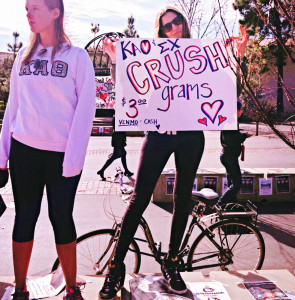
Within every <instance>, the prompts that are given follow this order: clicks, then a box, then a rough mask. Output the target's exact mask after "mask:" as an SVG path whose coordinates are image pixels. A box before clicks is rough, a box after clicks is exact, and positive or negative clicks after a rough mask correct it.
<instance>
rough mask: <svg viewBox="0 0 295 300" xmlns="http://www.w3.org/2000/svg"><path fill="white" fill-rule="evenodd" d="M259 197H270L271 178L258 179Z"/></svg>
mask: <svg viewBox="0 0 295 300" xmlns="http://www.w3.org/2000/svg"><path fill="white" fill-rule="evenodd" d="M259 195H272V178H259Z"/></svg>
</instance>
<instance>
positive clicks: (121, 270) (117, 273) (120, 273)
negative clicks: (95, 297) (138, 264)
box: [99, 261, 125, 300]
mask: <svg viewBox="0 0 295 300" xmlns="http://www.w3.org/2000/svg"><path fill="white" fill-rule="evenodd" d="M124 280H125V265H124V263H121V264H118V263H115V262H114V261H111V263H110V265H109V270H108V273H107V275H106V278H105V281H104V284H103V287H102V289H101V290H100V292H99V296H100V299H108V300H110V299H115V298H116V295H117V293H118V292H119V291H120V290H121V289H122V287H123V285H124Z"/></svg>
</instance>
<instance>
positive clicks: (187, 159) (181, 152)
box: [100, 6, 204, 299]
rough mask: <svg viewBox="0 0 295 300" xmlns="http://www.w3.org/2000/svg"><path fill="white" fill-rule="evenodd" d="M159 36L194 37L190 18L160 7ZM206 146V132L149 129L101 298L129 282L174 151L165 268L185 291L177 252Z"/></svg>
mask: <svg viewBox="0 0 295 300" xmlns="http://www.w3.org/2000/svg"><path fill="white" fill-rule="evenodd" d="M155 37H163V38H166V37H168V38H190V37H191V34H190V31H189V27H188V23H187V20H186V19H185V17H184V16H183V14H182V13H181V12H180V11H178V10H177V9H176V8H174V7H170V6H167V7H165V8H164V9H161V10H160V11H159V13H158V14H157V17H156V23H155ZM105 47H106V51H107V52H108V53H109V55H110V57H111V59H112V62H113V63H114V62H115V59H116V58H115V49H114V46H113V45H112V43H108V42H106V44H105ZM203 150H204V134H203V132H202V131H178V132H176V133H172V132H165V133H159V132H148V134H147V136H146V138H145V141H144V144H143V147H142V150H141V151H142V153H141V158H140V163H139V167H138V172H137V179H136V185H135V189H134V193H133V196H132V199H131V202H130V205H129V207H128V209H127V211H126V213H125V216H124V219H123V223H122V229H121V233H120V237H119V240H118V243H117V245H116V252H115V256H114V259H113V261H112V263H111V265H110V267H109V273H108V274H107V275H106V279H105V283H104V286H103V288H102V290H101V291H100V297H101V299H113V298H114V297H115V296H116V293H117V292H118V291H119V290H120V289H121V288H122V286H123V284H124V278H125V266H124V263H123V261H124V258H125V256H126V253H127V251H128V246H129V244H130V242H131V240H132V238H133V236H134V234H135V232H136V230H137V227H138V224H139V220H140V217H141V216H142V214H143V212H144V211H145V209H146V208H147V206H148V204H149V202H150V199H151V196H152V193H153V190H154V188H155V185H156V183H157V181H158V178H159V176H160V175H161V172H162V170H163V168H164V167H165V165H166V162H167V161H168V159H169V157H170V156H171V154H174V155H175V165H176V182H175V190H174V210H173V218H172V226H171V235H170V244H169V251H168V255H167V257H166V259H165V260H164V262H163V264H162V272H163V275H164V277H165V279H166V280H167V281H168V283H169V285H170V289H171V290H172V291H173V292H174V293H177V294H183V293H186V291H187V288H186V285H185V283H184V281H183V280H182V278H181V275H180V273H179V271H178V259H177V254H178V252H179V248H180V244H181V240H182V237H183V233H184V230H185V227H186V223H187V219H188V216H189V203H190V199H191V193H192V188H193V183H194V179H195V176H196V172H197V169H198V166H199V163H200V160H201V158H202V154H203Z"/></svg>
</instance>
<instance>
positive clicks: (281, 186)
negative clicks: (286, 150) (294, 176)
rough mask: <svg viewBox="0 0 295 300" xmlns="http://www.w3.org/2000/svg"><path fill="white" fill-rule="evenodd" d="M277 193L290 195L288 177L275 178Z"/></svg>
mask: <svg viewBox="0 0 295 300" xmlns="http://www.w3.org/2000/svg"><path fill="white" fill-rule="evenodd" d="M276 185H277V193H290V177H289V176H287V175H286V176H277V177H276Z"/></svg>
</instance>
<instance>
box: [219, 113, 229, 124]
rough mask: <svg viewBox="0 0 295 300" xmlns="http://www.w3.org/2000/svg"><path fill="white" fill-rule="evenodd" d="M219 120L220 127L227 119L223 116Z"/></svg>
mask: <svg viewBox="0 0 295 300" xmlns="http://www.w3.org/2000/svg"><path fill="white" fill-rule="evenodd" d="M218 118H219V123H218V126H219V125H220V124H221V123H222V122H224V121H225V120H226V119H227V117H223V116H222V115H219V116H218Z"/></svg>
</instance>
